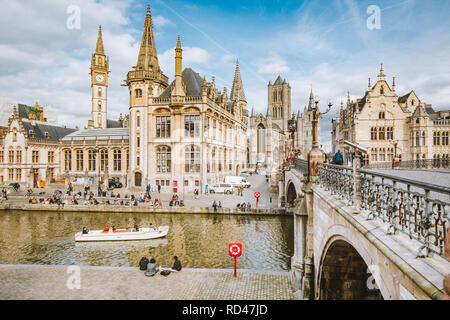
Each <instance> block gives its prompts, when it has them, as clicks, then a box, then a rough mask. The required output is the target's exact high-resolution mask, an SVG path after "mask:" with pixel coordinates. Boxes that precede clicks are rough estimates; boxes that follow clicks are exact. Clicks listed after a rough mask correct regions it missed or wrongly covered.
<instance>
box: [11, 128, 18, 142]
mask: <svg viewBox="0 0 450 320" xmlns="http://www.w3.org/2000/svg"><path fill="white" fill-rule="evenodd" d="M12 142H17V129H16V128H14V129H13V135H12Z"/></svg>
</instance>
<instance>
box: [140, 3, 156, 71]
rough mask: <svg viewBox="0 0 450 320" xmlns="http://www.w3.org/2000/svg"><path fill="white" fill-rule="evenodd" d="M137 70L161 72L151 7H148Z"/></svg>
mask: <svg viewBox="0 0 450 320" xmlns="http://www.w3.org/2000/svg"><path fill="white" fill-rule="evenodd" d="M136 69H138V70H149V71H155V72H158V71H159V64H158V55H157V53H156V47H155V40H154V37H153V25H152V16H151V14H150V6H149V5H148V6H147V14H146V16H145V23H144V32H143V34H142V41H141V48H140V49H139V56H138V61H137V64H136Z"/></svg>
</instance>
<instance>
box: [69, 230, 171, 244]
mask: <svg viewBox="0 0 450 320" xmlns="http://www.w3.org/2000/svg"><path fill="white" fill-rule="evenodd" d="M167 232H169V226H160V227H155V228H139V231H133V229H117V230H116V231H112V230H110V229H104V230H89V232H88V233H87V234H83V232H81V231H80V232H78V233H76V234H75V241H117V240H148V239H157V238H163V237H165V236H166V235H167Z"/></svg>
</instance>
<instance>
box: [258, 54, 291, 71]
mask: <svg viewBox="0 0 450 320" xmlns="http://www.w3.org/2000/svg"><path fill="white" fill-rule="evenodd" d="M257 66H258V73H260V74H267V75H276V74H282V73H288V72H289V71H290V69H289V66H288V63H287V61H286V60H285V59H284V58H282V57H281V56H279V55H273V56H270V57H268V58H266V59H264V60H263V61H261V62H260V63H258V65H257Z"/></svg>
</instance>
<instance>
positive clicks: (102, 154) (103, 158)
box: [100, 149, 108, 171]
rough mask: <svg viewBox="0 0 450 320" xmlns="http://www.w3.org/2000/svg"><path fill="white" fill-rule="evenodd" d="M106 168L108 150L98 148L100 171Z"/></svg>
mask: <svg viewBox="0 0 450 320" xmlns="http://www.w3.org/2000/svg"><path fill="white" fill-rule="evenodd" d="M107 168H108V150H106V149H103V150H100V171H106V170H107Z"/></svg>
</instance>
